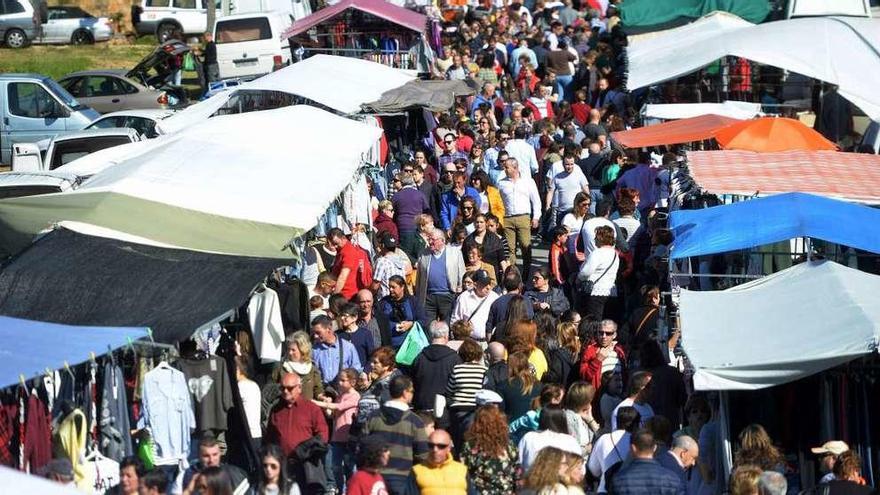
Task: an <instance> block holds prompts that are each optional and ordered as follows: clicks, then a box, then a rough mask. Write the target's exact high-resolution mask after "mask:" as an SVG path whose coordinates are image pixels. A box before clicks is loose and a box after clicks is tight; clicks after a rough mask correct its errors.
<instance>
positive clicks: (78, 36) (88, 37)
mask: <svg viewBox="0 0 880 495" xmlns="http://www.w3.org/2000/svg"><path fill="white" fill-rule="evenodd" d="M0 1H2V0H0ZM112 36H113V27H112V26H111V25H110V20H109V19H107V18H106V17H95V16H93V15H91V14H89V13H88V12H86V11H84V10H83V9H81V8H79V7H49V8H48V18H47V21H46V23H45V24H43V30H42V37H40V38H37V39H35V40H34V41H33V42H34V43H72V44H74V45H87V44H91V43H94V42H96V41H107V40H109V39H110V38H111V37H112Z"/></svg>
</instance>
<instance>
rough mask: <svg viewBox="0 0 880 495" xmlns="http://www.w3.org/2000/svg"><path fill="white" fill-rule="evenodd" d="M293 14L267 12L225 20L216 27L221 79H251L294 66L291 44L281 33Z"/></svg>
mask: <svg viewBox="0 0 880 495" xmlns="http://www.w3.org/2000/svg"><path fill="white" fill-rule="evenodd" d="M291 23H293V17H291V16H290V14H282V13H278V12H267V13H262V14H237V15H231V16H227V17H221V18H220V19H217V22H215V23H214V42H215V43H217V65H218V66H219V72H220V79H230V78H249V77H256V76H261V75H263V74H268V73H270V72H272V71H273V70H274V69H275V68H277V67H281V66H284V65H287V64H289V63H290V42H289V41H288V40H286V39H284V40H282V39H281V33H282V32H284V30H285V29H287V28H288V27H289V26H290V25H291Z"/></svg>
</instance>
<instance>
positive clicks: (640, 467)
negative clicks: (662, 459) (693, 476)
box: [606, 429, 686, 495]
mask: <svg viewBox="0 0 880 495" xmlns="http://www.w3.org/2000/svg"><path fill="white" fill-rule="evenodd" d="M655 450H657V445H656V444H655V443H654V435H652V434H651V432H650V431H648V430H644V429H643V430H639V431H637V432H635V433H633V435H632V438H631V439H630V456H631V458H632V460H631V461H630V462H628V463H626V464H625V465H624V466H623V467H621V468H620V471H618V472H617V474H615V475H614V478H613V484H612V487H611V488H609V487H607V486H606V488H608V492H609V493H615V494H618V495H685V491H686V487H685V484H684V482H683V481H682V480H681V478H679V477H678V476H676V474H675V473H673V472H672V471H670V470H668V469H666V468H665V467H663V466H661V465H660V463H658V462H657V461H656V460H654V451H655Z"/></svg>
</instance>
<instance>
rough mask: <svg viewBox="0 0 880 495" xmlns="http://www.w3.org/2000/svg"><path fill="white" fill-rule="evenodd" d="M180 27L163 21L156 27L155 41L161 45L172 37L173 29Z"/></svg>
mask: <svg viewBox="0 0 880 495" xmlns="http://www.w3.org/2000/svg"><path fill="white" fill-rule="evenodd" d="M178 29H180V28H179V27H177V25H175V24H173V23H171V22H163V23H162V24H159V27H158V28H156V41H158V42H159V44H160V45H161V44H162V43H165V42H166V41H168V40H170V39H173V38H174V31H177V30H178Z"/></svg>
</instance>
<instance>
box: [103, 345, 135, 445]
mask: <svg viewBox="0 0 880 495" xmlns="http://www.w3.org/2000/svg"><path fill="white" fill-rule="evenodd" d="M99 430H100V437H99V441H98V445H99V448H100V450H101V452H102V453H103V454H104V455H105V456H107V457H108V458H110V459H113V460H114V461H117V462H119V461H122V459H123V458H124V457H127V456H130V455H132V453H133V452H134V450H133V449H132V444H131V433H130V431H131V426H130V422H129V418H128V397H127V394H126V391H125V380H124V377H123V375H122V369H121V368H120V367H119V366H117V365H116V363H114V362H112V361H110V360H108V361H107V362H106V363H105V364H104V380H103V386H102V388H101V419H100V421H99Z"/></svg>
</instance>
